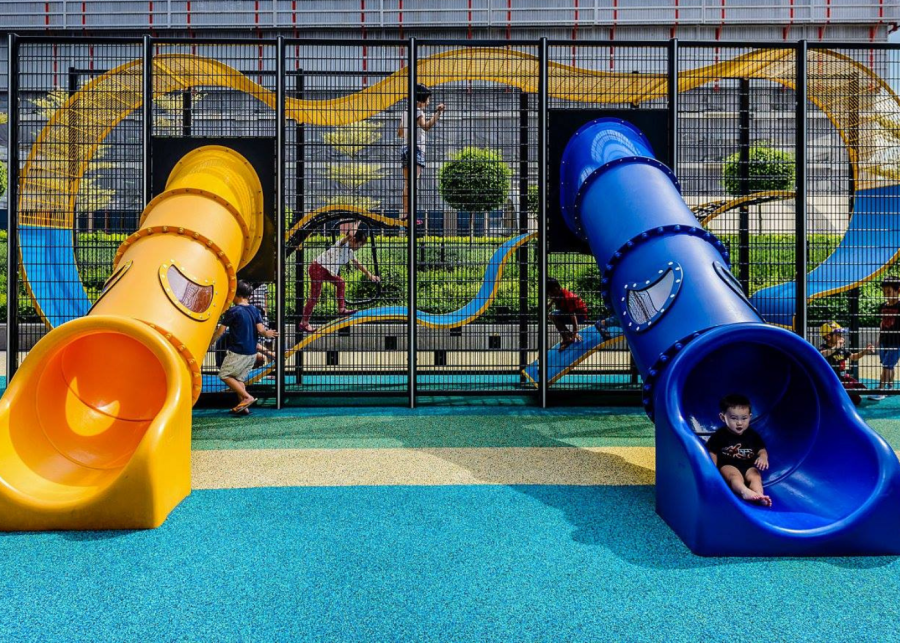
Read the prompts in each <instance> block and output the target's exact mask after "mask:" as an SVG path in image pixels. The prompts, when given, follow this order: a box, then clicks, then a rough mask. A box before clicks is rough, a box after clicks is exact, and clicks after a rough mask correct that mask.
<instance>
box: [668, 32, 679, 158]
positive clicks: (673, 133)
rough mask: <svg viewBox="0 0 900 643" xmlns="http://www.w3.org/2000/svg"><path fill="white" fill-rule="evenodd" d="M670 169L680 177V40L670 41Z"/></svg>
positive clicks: (673, 39)
mask: <svg viewBox="0 0 900 643" xmlns="http://www.w3.org/2000/svg"><path fill="white" fill-rule="evenodd" d="M666 67H667V69H668V73H669V81H668V90H669V92H668V93H669V168H670V169H671V170H672V171H673V172H674V173H675V176H678V38H672V39H671V40H669V47H668V64H667V65H666Z"/></svg>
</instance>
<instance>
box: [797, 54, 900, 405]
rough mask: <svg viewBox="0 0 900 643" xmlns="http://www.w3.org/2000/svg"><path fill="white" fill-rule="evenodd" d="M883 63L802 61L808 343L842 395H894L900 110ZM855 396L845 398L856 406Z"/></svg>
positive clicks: (872, 59)
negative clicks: (821, 353) (846, 391)
mask: <svg viewBox="0 0 900 643" xmlns="http://www.w3.org/2000/svg"><path fill="white" fill-rule="evenodd" d="M890 55H891V51H890V50H884V49H872V48H867V47H865V46H860V47H846V48H828V49H824V48H822V49H819V48H811V49H810V51H809V55H808V63H807V86H808V88H809V89H808V91H809V94H810V101H811V103H814V105H813V104H811V105H810V109H809V118H808V120H809V152H808V158H809V164H808V168H809V169H808V174H809V195H810V199H809V200H810V215H809V238H810V242H811V243H810V262H809V264H810V265H809V270H810V273H809V284H808V287H809V297H810V301H809V332H808V335H807V338H808V339H809V340H810V341H811V342H814V343H817V344H818V345H820V347H821V348H822V349H823V350H825V351H826V354H828V355H829V357H828V359H829V361H831V363H832V365H833V367H834V368H835V370H836V371H837V372H838V373H839V375H840V376H841V378H842V379H843V380H844V383H845V387H847V388H858V387H859V386H860V384H859V383H860V382H861V383H862V385H865V386H866V387H868V388H873V389H880V390H881V391H880V392H883V393H890V392H891V391H892V389H893V379H894V378H893V375H894V365H895V364H896V362H897V357H898V356H900V326H897V325H895V317H896V315H897V314H898V313H900V304H898V299H897V298H898V294H900V279H898V278H897V274H898V273H897V270H896V267H895V265H894V262H895V260H896V257H897V254H898V248H900V189H898V187H897V182H898V180H900V172H898V169H897V168H898V167H900V165H898V154H897V150H898V149H900V147H898V146H900V102H898V99H897V97H896V94H895V93H894V92H893V91H891V89H890V88H891V87H892V86H893V87H897V86H898V81H900V78H898V72H897V68H896V64H893V65H892V64H891V62H890ZM817 246H818V247H817ZM817 251H818V252H817ZM838 327H840V329H838ZM835 330H838V331H839V332H829V331H835ZM860 395H861V394H860V393H859V392H856V393H854V392H853V391H851V397H853V398H854V400H855V401H860V400H859V397H857V396H860ZM874 396H875V397H876V399H877V398H878V397H880V395H879V394H878V393H875V394H874Z"/></svg>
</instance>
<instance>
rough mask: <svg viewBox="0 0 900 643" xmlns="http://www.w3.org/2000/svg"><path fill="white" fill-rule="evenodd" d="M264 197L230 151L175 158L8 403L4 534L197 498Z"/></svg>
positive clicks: (0, 465) (2, 427) (41, 345)
mask: <svg viewBox="0 0 900 643" xmlns="http://www.w3.org/2000/svg"><path fill="white" fill-rule="evenodd" d="M262 199H263V197H262V187H261V185H260V181H259V178H258V177H257V175H256V172H255V171H254V169H253V167H252V166H251V165H250V163H249V162H247V160H246V159H244V157H242V156H241V155H240V154H237V153H236V152H234V151H233V150H230V149H228V148H225V147H218V146H207V147H201V148H198V149H196V150H194V151H192V152H191V153H189V154H187V155H185V156H184V158H182V159H181V161H179V162H178V164H177V165H176V166H175V168H174V169H173V170H172V172H171V174H170V175H169V179H168V182H167V184H166V189H165V191H164V192H162V193H161V194H160V195H158V196H157V197H156V198H154V199H153V200H152V201H151V202H150V203H149V204H148V205H147V207H146V208H145V209H144V212H143V214H142V216H141V225H140V228H139V229H138V231H137V232H135V233H134V234H133V235H131V236H130V237H128V238H127V239H126V240H125V241H124V242H123V243H122V245H121V247H120V248H119V250H118V252H117V254H116V257H115V260H114V270H113V274H112V276H111V277H110V278H109V280H108V281H107V283H106V285H105V286H104V289H103V291H102V293H101V295H100V298H99V299H98V300H97V302H96V303H95V304H94V305H93V307H92V308H91V310H90V312H89V313H88V315H87V316H86V317H82V318H80V319H76V320H73V321H71V322H68V323H66V324H63V325H61V326H59V327H57V328H55V329H53V330H52V331H51V332H50V333H49V334H47V335H46V336H45V337H44V338H43V339H42V340H41V341H40V342H38V344H37V345H36V346H35V347H34V349H33V350H32V351H31V352H30V353H29V354H28V356H27V357H26V358H25V360H24V361H23V363H22V365H21V367H20V368H19V370H18V372H17V373H16V376H15V377H14V378H13V379H12V381H11V382H10V385H9V388H8V389H7V390H6V392H5V394H4V395H3V398H2V400H0V530H3V531H26V530H45V529H140V528H151V527H157V526H159V525H160V524H162V522H163V521H164V520H165V519H166V516H168V514H169V512H170V511H171V510H172V509H174V508H175V506H177V505H178V503H179V502H181V500H183V499H184V498H185V497H186V496H187V495H188V494H189V493H190V491H191V482H190V470H191V469H190V464H191V462H190V459H191V407H192V406H193V403H194V402H195V401H196V399H197V396H198V395H199V394H200V390H201V387H202V377H201V373H200V365H201V364H202V362H203V357H204V356H205V355H206V352H207V348H208V346H209V342H210V340H211V338H212V335H213V332H214V330H215V328H216V324H217V322H218V319H219V316H220V314H221V312H222V311H223V310H224V309H225V308H227V307H228V306H229V304H230V302H231V300H232V298H233V296H234V292H235V288H236V286H237V271H238V270H239V269H240V268H241V267H243V266H244V265H246V264H247V263H248V262H249V261H250V260H251V259H252V258H253V256H254V254H255V253H256V251H257V250H258V249H259V246H260V243H261V240H262V230H263V212H262Z"/></svg>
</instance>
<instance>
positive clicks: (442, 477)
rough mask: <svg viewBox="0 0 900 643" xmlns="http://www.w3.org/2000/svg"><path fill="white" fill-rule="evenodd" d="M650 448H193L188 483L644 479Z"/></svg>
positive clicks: (649, 479)
mask: <svg viewBox="0 0 900 643" xmlns="http://www.w3.org/2000/svg"><path fill="white" fill-rule="evenodd" d="M654 452H655V449H654V448H653V447H597V448H574V447H571V448H570V447H537V448H535V447H514V448H460V449H455V448H435V449H240V450H223V451H194V453H193V456H192V457H193V466H192V480H193V484H192V486H193V488H194V489H244V488H252V487H345V486H381V485H386V486H393V485H418V486H436V485H520V484H535V485H579V486H591V485H650V484H653V482H654V479H655V474H654Z"/></svg>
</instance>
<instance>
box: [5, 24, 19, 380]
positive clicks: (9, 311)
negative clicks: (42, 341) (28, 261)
mask: <svg viewBox="0 0 900 643" xmlns="http://www.w3.org/2000/svg"><path fill="white" fill-rule="evenodd" d="M8 45H9V50H8V54H9V58H8V59H7V72H8V74H9V76H8V79H7V85H6V87H7V96H8V98H9V100H8V101H7V111H8V112H9V117H8V118H9V120H8V121H7V124H8V129H9V135H8V136H7V143H6V160H7V172H8V174H7V178H8V180H9V183H8V185H9V191H8V193H7V197H6V198H7V203H8V204H9V205H8V208H7V211H8V213H9V214H8V217H7V226H6V385H7V387H8V386H9V382H10V381H11V380H12V378H13V375H15V374H16V369H18V368H19V42H18V37H17V36H16V35H15V34H10V35H9V43H8Z"/></svg>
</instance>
